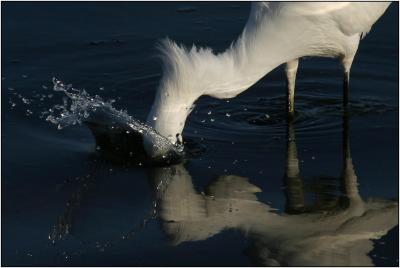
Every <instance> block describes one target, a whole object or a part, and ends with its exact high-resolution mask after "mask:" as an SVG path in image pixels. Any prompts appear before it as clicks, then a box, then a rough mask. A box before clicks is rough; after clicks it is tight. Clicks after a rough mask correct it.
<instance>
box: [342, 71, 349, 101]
mask: <svg viewBox="0 0 400 268" xmlns="http://www.w3.org/2000/svg"><path fill="white" fill-rule="evenodd" d="M349 78H350V73H349V72H344V73H343V109H347V106H348V103H349V82H350V81H349Z"/></svg>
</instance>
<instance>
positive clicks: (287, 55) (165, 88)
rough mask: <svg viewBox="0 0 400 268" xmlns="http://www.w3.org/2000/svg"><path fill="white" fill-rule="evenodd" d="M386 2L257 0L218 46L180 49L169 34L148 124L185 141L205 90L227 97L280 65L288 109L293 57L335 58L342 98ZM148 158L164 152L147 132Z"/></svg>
mask: <svg viewBox="0 0 400 268" xmlns="http://www.w3.org/2000/svg"><path fill="white" fill-rule="evenodd" d="M389 5H390V2H328V3H326V2H255V3H252V6H251V11H250V16H249V19H248V21H247V23H246V26H245V28H244V30H243V32H242V34H241V35H240V37H239V38H238V39H237V40H236V41H235V42H234V43H233V44H232V45H231V46H230V47H229V48H228V49H227V50H226V51H225V52H223V53H220V54H214V53H213V51H212V50H211V49H210V48H198V47H196V46H193V47H192V48H190V49H189V48H185V47H183V46H179V45H177V44H176V43H174V42H173V41H171V40H169V39H166V40H164V41H163V42H162V43H161V45H160V51H161V55H162V59H163V63H164V68H163V71H164V73H163V77H162V80H161V82H160V85H159V88H158V90H157V93H156V97H155V101H154V104H153V106H152V109H151V111H150V113H149V116H148V119H147V124H148V125H150V126H151V127H153V128H154V129H155V130H156V131H157V132H158V133H159V134H161V135H163V136H165V137H167V138H168V139H169V140H170V141H171V142H172V143H176V142H177V141H182V136H181V134H182V131H183V128H184V125H185V121H186V118H187V116H188V115H189V113H190V111H191V110H192V106H193V104H194V102H195V101H196V100H197V99H198V98H199V97H200V96H202V95H209V96H212V97H215V98H220V99H222V98H232V97H235V96H236V95H238V94H239V93H241V92H243V91H245V90H246V89H248V88H249V87H250V86H252V85H253V84H254V83H256V82H257V81H258V80H259V79H261V78H262V77H263V76H265V75H266V74H267V73H269V72H270V71H271V70H273V69H274V68H276V67H277V66H279V65H281V64H283V63H288V64H287V68H286V74H287V82H288V83H287V90H288V108H289V109H288V111H289V112H290V113H292V112H293V107H294V106H293V103H294V85H295V77H296V71H297V66H298V59H299V58H300V57H304V56H321V57H337V58H339V59H340V60H341V63H342V66H343V70H344V102H345V103H346V102H347V91H348V81H349V73H350V68H351V64H352V62H353V59H354V56H355V54H356V52H357V48H358V44H359V41H360V38H361V37H363V36H365V34H366V33H367V32H368V31H369V30H370V29H371V27H372V25H373V24H374V23H375V22H376V21H377V20H378V19H379V17H380V16H382V14H383V13H384V12H385V10H386V9H387V7H388V6H389ZM144 145H145V148H146V151H147V152H148V153H149V155H150V156H152V157H157V156H160V155H162V154H164V153H165V152H162V151H160V150H158V149H157V148H156V147H154V146H153V141H152V138H151V137H147V136H146V137H145V140H144Z"/></svg>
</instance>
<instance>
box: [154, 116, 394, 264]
mask: <svg viewBox="0 0 400 268" xmlns="http://www.w3.org/2000/svg"><path fill="white" fill-rule="evenodd" d="M286 156H287V157H286V170H285V176H284V184H285V195H286V208H285V212H284V213H277V212H276V211H274V210H273V209H272V208H271V207H270V206H269V205H267V204H265V203H262V202H260V201H258V199H257V197H256V193H257V192H260V191H261V189H260V188H258V187H257V186H255V185H253V184H251V183H250V182H249V180H248V179H247V178H244V177H239V176H233V175H232V176H219V177H218V178H216V179H215V180H214V181H213V182H212V183H211V184H210V185H209V186H208V187H207V189H206V192H205V193H204V194H203V193H201V194H200V193H197V192H196V191H195V189H194V186H193V182H192V178H191V176H190V174H189V173H188V172H187V170H186V169H185V168H184V166H183V165H182V164H180V165H176V166H170V167H163V168H158V169H156V170H155V171H154V174H153V176H154V178H153V179H154V182H155V186H156V192H157V197H158V200H159V204H158V207H159V217H160V219H161V221H162V228H163V230H164V232H165V233H166V234H167V236H168V237H169V238H170V240H171V242H172V243H173V244H175V245H176V244H180V243H183V242H186V241H199V240H205V239H207V238H209V237H211V236H213V235H216V234H218V233H219V232H221V231H222V230H225V229H231V228H233V229H237V230H240V231H242V232H243V233H244V234H245V235H246V236H247V237H248V238H249V240H250V241H251V246H250V248H248V249H247V250H246V252H247V253H248V255H249V256H250V257H251V259H252V260H253V261H254V262H256V263H257V264H260V265H265V266H276V265H289V266H315V265H318V266H353V265H356V266H360V265H362V266H364V265H365V266H367V265H368V266H369V265H373V262H372V260H371V258H370V257H369V256H368V253H369V252H370V251H371V250H372V249H373V241H372V240H373V239H379V238H381V237H382V236H383V235H385V234H386V233H387V232H388V231H389V230H390V229H392V228H393V227H394V226H396V225H397V224H398V203H397V202H394V201H390V200H381V199H368V200H363V199H362V198H361V197H360V195H359V192H358V184H357V176H356V173H355V170H354V167H353V163H352V158H351V154H350V144H349V130H348V116H347V114H346V113H345V115H344V116H343V167H342V169H343V170H342V175H341V178H340V186H339V189H340V191H338V192H336V193H332V192H329V191H328V193H326V194H325V195H324V191H323V190H321V192H320V193H317V194H319V195H321V198H318V200H317V201H318V202H313V204H308V202H306V198H305V195H306V191H305V186H304V183H303V181H302V179H301V176H300V174H301V172H300V167H299V160H298V158H297V148H296V140H295V131H294V126H293V122H292V121H288V128H287V155H286ZM324 179H325V181H328V182H329V179H328V180H327V179H326V178H322V179H321V181H324ZM328 184H329V183H328ZM328 186H329V185H328ZM322 188H323V187H322ZM318 189H319V188H318Z"/></svg>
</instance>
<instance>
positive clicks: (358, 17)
mask: <svg viewBox="0 0 400 268" xmlns="http://www.w3.org/2000/svg"><path fill="white" fill-rule="evenodd" d="M390 3H391V2H280V3H279V2H266V3H263V4H259V5H258V8H263V9H268V10H269V11H270V12H271V11H272V13H275V14H280V15H285V16H307V17H310V18H311V19H312V18H313V17H315V18H317V17H320V18H322V17H326V18H327V19H331V20H332V21H334V22H335V23H336V24H337V25H338V27H339V29H340V30H341V31H342V32H343V33H344V34H346V35H354V34H357V33H361V34H365V33H367V32H368V31H369V30H370V29H371V27H372V25H373V24H374V23H375V22H376V21H377V20H378V19H379V18H380V17H381V16H382V14H383V13H384V12H385V10H386V9H387V8H388V7H389V5H390Z"/></svg>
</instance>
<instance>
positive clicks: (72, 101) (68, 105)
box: [42, 78, 183, 158]
mask: <svg viewBox="0 0 400 268" xmlns="http://www.w3.org/2000/svg"><path fill="white" fill-rule="evenodd" d="M53 90H54V91H56V92H62V93H64V94H65V96H64V97H63V103H62V104H56V105H54V106H53V107H52V108H51V109H49V110H48V111H46V112H44V113H43V114H42V115H43V116H46V120H47V121H48V122H50V123H52V124H54V125H57V128H58V129H63V128H65V127H68V126H73V125H77V124H82V123H85V124H87V125H96V126H99V125H100V126H102V130H101V131H102V132H103V135H104V132H108V135H109V136H112V135H113V130H116V129H119V130H121V129H122V130H123V133H128V134H129V133H133V134H136V135H139V136H141V137H143V136H144V135H150V136H152V138H153V140H154V141H155V143H154V146H155V147H157V148H158V149H160V150H162V151H165V152H169V155H170V154H175V155H178V156H182V155H183V145H181V144H177V145H175V144H172V143H171V142H170V141H169V140H168V139H167V138H166V137H164V136H162V135H160V134H158V133H157V132H156V131H155V130H154V129H153V128H151V127H150V126H147V125H145V124H144V123H142V122H140V121H138V120H137V119H135V118H133V117H132V116H130V115H129V114H128V113H127V111H125V110H118V109H116V108H114V107H113V103H114V102H115V100H113V99H111V100H108V101H105V100H103V99H102V98H101V97H100V96H99V95H95V96H91V95H90V94H89V93H87V92H86V91H85V90H84V89H82V90H80V89H75V88H73V87H72V85H70V84H68V85H66V84H64V83H63V82H61V81H60V80H57V79H56V78H53ZM91 129H92V128H91ZM92 131H93V129H92ZM94 134H95V133H94ZM114 134H115V133H114ZM95 136H96V134H95ZM111 138H112V137H111ZM169 155H168V156H169ZM168 156H163V158H166V157H168Z"/></svg>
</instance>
